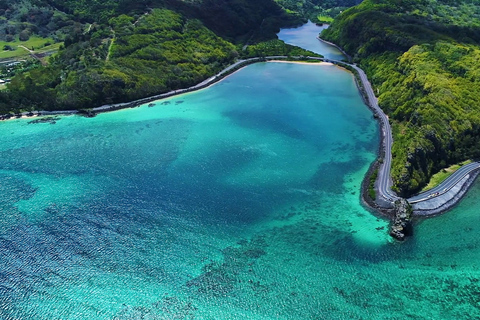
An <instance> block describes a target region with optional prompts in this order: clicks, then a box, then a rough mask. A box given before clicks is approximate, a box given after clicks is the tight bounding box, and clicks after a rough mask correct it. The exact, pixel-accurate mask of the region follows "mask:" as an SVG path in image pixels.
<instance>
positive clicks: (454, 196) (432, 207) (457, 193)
mask: <svg viewBox="0 0 480 320" xmlns="http://www.w3.org/2000/svg"><path fill="white" fill-rule="evenodd" d="M479 174H480V169H477V170H475V171H472V172H470V173H469V174H467V175H466V176H465V177H463V178H462V179H461V180H460V181H458V182H457V183H456V184H455V186H453V187H452V188H451V189H450V190H448V191H447V192H445V193H443V194H441V195H438V196H436V197H431V198H429V199H427V200H424V201H421V202H417V203H413V204H412V208H413V214H414V215H415V216H422V217H427V216H428V217H431V216H435V215H439V214H441V213H443V212H445V211H447V210H449V209H451V208H452V207H454V206H456V205H457V204H458V202H459V201H460V200H461V199H462V198H463V196H465V194H466V193H467V191H468V189H469V187H470V186H471V185H472V184H473V183H474V182H475V179H476V178H477V177H478V175H479Z"/></svg>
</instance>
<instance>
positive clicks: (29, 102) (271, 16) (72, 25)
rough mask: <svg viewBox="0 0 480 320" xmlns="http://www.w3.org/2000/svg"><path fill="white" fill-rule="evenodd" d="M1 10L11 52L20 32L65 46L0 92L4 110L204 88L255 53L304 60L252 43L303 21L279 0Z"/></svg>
mask: <svg viewBox="0 0 480 320" xmlns="http://www.w3.org/2000/svg"><path fill="white" fill-rule="evenodd" d="M0 10H2V11H0V13H2V14H3V16H2V18H3V17H4V18H5V19H1V20H0V32H1V33H3V35H4V37H5V38H6V37H7V35H8V36H9V37H10V38H11V39H9V40H7V41H12V42H7V45H6V46H5V47H11V46H13V44H15V45H21V44H22V43H23V42H22V41H24V40H22V39H21V35H25V36H26V37H27V38H28V37H29V36H32V37H33V36H35V37H39V36H40V37H50V38H49V39H53V40H55V41H61V40H64V44H63V46H62V47H61V48H60V51H59V52H58V54H56V55H55V56H53V57H51V58H50V59H48V60H47V59H44V61H48V65H47V66H44V67H42V66H40V65H37V67H36V68H33V69H32V68H29V69H28V70H27V72H20V73H18V74H17V75H15V76H14V77H13V78H12V81H11V83H9V85H8V86H7V90H0V113H6V112H9V111H18V110H32V109H36V110H39V109H40V110H41V109H43V110H59V109H60V110H61V109H79V108H91V107H96V106H100V105H102V104H106V103H116V102H126V101H130V100H134V99H138V98H141V97H145V96H149V95H154V94H159V93H162V92H166V91H169V90H174V89H178V88H184V87H188V86H191V85H193V84H196V83H199V82H201V81H202V80H204V79H206V78H208V77H210V76H212V75H214V74H215V73H216V72H218V71H220V70H221V69H223V68H224V67H226V66H227V65H229V64H231V63H232V62H233V61H234V60H235V59H236V58H238V57H242V56H249V55H251V54H252V53H254V54H260V55H261V54H291V53H297V54H304V53H306V51H298V49H295V48H293V47H291V46H288V45H284V44H281V43H278V42H275V41H273V42H272V41H270V42H266V43H263V44H262V45H255V44H256V43H258V42H261V41H263V40H267V39H274V38H275V32H277V31H278V29H279V27H280V26H281V25H282V24H283V25H286V24H289V23H299V19H300V17H299V16H295V15H288V14H287V13H285V11H284V10H282V8H281V7H279V6H278V5H277V4H276V3H275V2H274V1H273V0H228V1H227V0H202V1H198V0H197V1H180V0H146V1H135V0H121V1H116V0H115V1H113V0H101V1H100V0H83V1H79V0H62V1H59V0H29V1H28V0H26V1H23V2H18V1H14V0H6V1H5V2H4V3H3V2H2V7H1V8H0ZM36 14H39V15H41V17H39V18H35V15H36ZM291 19H293V21H292V20H291ZM43 41H44V42H45V41H50V40H48V39H44V40H43ZM10 43H12V45H11V46H10V45H9V44H10ZM25 43H26V42H25ZM245 43H249V44H253V46H251V47H249V48H248V50H242V48H243V45H244V44H245ZM4 52H7V53H8V51H4ZM4 69H5V68H4Z"/></svg>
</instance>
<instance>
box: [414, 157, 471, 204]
mask: <svg viewBox="0 0 480 320" xmlns="http://www.w3.org/2000/svg"><path fill="white" fill-rule="evenodd" d="M478 168H480V162H472V163H469V164H466V165H464V166H462V167H461V168H460V169H458V170H457V171H455V173H454V174H452V175H451V176H450V177H448V178H447V179H445V181H443V182H442V183H441V184H439V185H438V186H436V187H435V188H432V189H430V190H428V191H426V192H423V193H420V194H418V195H416V196H414V197H411V198H409V199H408V202H410V203H417V202H421V201H425V200H428V199H431V198H434V197H438V196H440V195H442V194H444V193H446V192H448V191H449V190H450V189H451V188H453V187H454V186H455V185H456V184H457V183H458V182H459V181H460V180H462V179H463V178H464V177H465V176H466V175H467V174H469V173H470V172H472V171H473V170H477V169H478Z"/></svg>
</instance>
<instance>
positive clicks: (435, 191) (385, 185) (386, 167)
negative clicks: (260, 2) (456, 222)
mask: <svg viewBox="0 0 480 320" xmlns="http://www.w3.org/2000/svg"><path fill="white" fill-rule="evenodd" d="M317 59H318V58H317ZM322 60H323V61H330V62H333V63H337V64H345V65H348V66H350V67H352V68H354V69H355V70H356V71H357V72H358V74H359V76H360V80H361V81H362V84H363V87H364V89H365V92H366V94H367V97H368V101H369V102H370V107H371V108H372V109H373V110H374V112H375V114H376V115H377V116H378V118H379V119H380V121H381V122H382V126H381V127H382V136H383V139H382V143H383V148H384V152H385V156H384V159H383V163H382V164H381V165H380V168H379V171H378V178H377V179H378V180H377V181H378V185H377V187H378V192H379V194H380V197H382V198H383V199H385V200H386V201H388V202H390V203H392V202H394V201H395V200H397V199H400V197H398V196H397V195H396V194H395V193H394V192H393V191H392V189H391V186H392V182H391V180H390V169H391V165H392V143H393V138H392V129H391V127H390V123H389V121H388V117H387V115H386V114H385V113H384V112H383V110H382V109H381V108H380V107H379V106H378V102H377V98H376V97H375V94H374V92H373V89H372V86H371V84H370V82H369V81H368V78H367V75H366V74H365V72H364V71H363V70H362V69H360V68H359V67H357V66H356V65H354V64H349V63H345V62H343V61H336V60H330V59H322ZM479 168H480V162H472V163H470V164H468V165H464V166H462V167H461V168H460V169H458V170H457V171H455V172H454V173H453V174H452V175H451V176H450V177H448V178H447V179H446V180H445V181H443V182H442V183H440V184H439V185H438V186H436V187H435V188H432V189H430V190H428V191H426V192H423V193H420V194H418V195H416V196H413V197H411V198H408V199H407V200H408V202H409V203H417V202H421V201H426V200H428V199H431V198H434V197H438V196H440V195H442V194H445V193H446V192H448V191H449V190H450V189H451V188H453V187H454V186H455V185H456V184H457V183H458V182H460V181H461V180H462V179H463V178H464V177H465V176H466V175H468V174H469V173H471V172H472V171H474V170H478V169H479Z"/></svg>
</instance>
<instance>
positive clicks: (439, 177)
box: [421, 160, 472, 192]
mask: <svg viewBox="0 0 480 320" xmlns="http://www.w3.org/2000/svg"><path fill="white" fill-rule="evenodd" d="M471 162H472V160H467V161H464V162H460V163H457V164H454V165H453V166H450V167H448V168H445V169H442V170H440V172H438V173H436V174H434V175H433V176H432V178H430V182H429V183H428V185H427V186H426V187H425V188H423V189H422V191H421V192H425V191H428V190H430V189H432V188H435V187H436V186H438V185H439V184H440V183H442V182H443V181H445V179H447V178H448V177H450V176H451V175H452V174H453V173H454V172H455V171H457V170H458V169H460V168H461V167H462V166H464V165H466V164H469V163H471Z"/></svg>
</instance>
